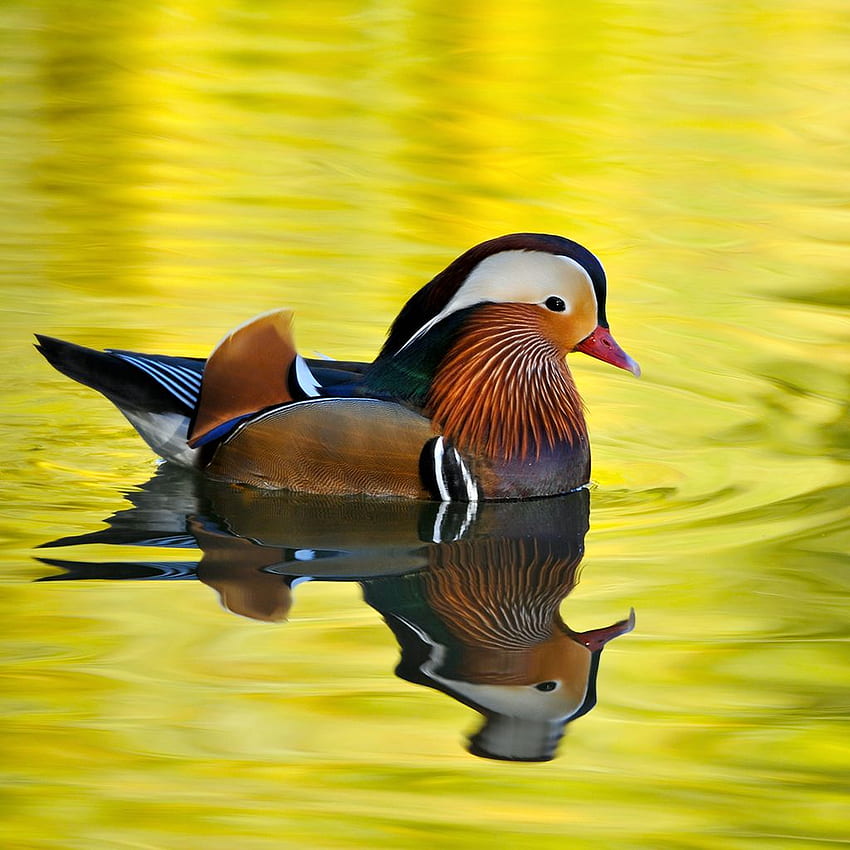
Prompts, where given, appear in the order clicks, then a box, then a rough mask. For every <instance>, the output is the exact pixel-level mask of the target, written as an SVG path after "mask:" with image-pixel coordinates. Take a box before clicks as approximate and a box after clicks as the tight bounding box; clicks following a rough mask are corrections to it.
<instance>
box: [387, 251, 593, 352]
mask: <svg viewBox="0 0 850 850" xmlns="http://www.w3.org/2000/svg"><path fill="white" fill-rule="evenodd" d="M552 295H556V297H558V298H561V299H562V300H563V301H564V304H565V305H566V308H567V309H566V310H564V311H563V312H564V313H570V312H572V303H573V301H574V300H575V299H576V298H578V297H580V296H582V295H589V296H590V297H591V298H592V299H593V302H594V303H596V292H595V290H594V288H593V281H592V280H591V279H590V275H589V274H588V273H587V271H586V270H585V268H584V267H583V266H582V265H581V264H580V263H577V262H576V261H575V260H573V259H571V258H570V257H564V256H562V255H560V254H547V253H545V252H543V251H502V252H500V253H498V254H492V255H491V256H489V257H486V258H485V259H483V260H482V261H481V262H480V263H479V264H478V265H477V266H476V267H475V268H474V269H473V270H472V272H471V273H470V274H469V276H468V277H467V278H466V280H465V281H464V282H463V284H462V285H461V287H460V288H459V289H458V291H457V292H456V293H455V294H454V297H453V298H452V299H451V300H450V301H449V303H448V304H447V305H446V306H445V307H444V308H443V309H442V310H441V311H440V312H439V313H437V315H436V316H434V317H433V318H432V319H430V320H429V321H427V322H426V323H425V324H424V325H422V327H421V328H419V330H418V331H416V333H414V334H413V336H411V337H410V339H409V340H407V342H405V343H404V345H402V346H401V348H399V349H398V351H397V352H396V354H398V353H399V352H401V351H403V350H404V349H405V348H407V347H408V346H409V345H410V344H411V343H413V342H414V341H415V340H417V339H419V337H421V336H423V335H424V334H426V333H427V332H428V331H429V330H431V328H432V327H434V325H436V324H437V323H438V322H440V321H442V320H443V319H445V318H446V317H447V316H450V315H451V314H452V313H456V312H457V311H458V310H463V309H465V308H467V307H473V306H475V305H476V304H481V303H485V302H495V303H505V302H524V303H528V304H542V303H544V302H545V301H546V299H547V298H549V297H551V296H552Z"/></svg>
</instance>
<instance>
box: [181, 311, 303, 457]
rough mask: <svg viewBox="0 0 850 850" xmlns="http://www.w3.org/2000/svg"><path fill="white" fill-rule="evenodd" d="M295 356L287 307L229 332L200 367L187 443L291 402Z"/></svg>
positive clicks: (193, 443)
mask: <svg viewBox="0 0 850 850" xmlns="http://www.w3.org/2000/svg"><path fill="white" fill-rule="evenodd" d="M296 355H297V352H296V350H295V342H294V339H293V335H292V311H291V310H272V311H270V312H268V313H263V314H262V315H260V316H257V317H256V318H254V319H251V320H250V321H249V322H246V323H245V324H244V325H240V326H239V327H238V328H236V330H234V331H231V333H229V334H228V335H227V336H226V337H225V338H224V339H223V340H222V341H221V342H220V343H219V344H218V345H217V346H216V347H215V349H213V352H212V354H211V355H210V357H209V360H207V363H206V366H205V367H204V377H203V382H202V384H201V398H200V401H199V403H198V409H197V413H196V415H195V421H194V424H193V426H192V428H191V431H190V433H189V445H190V446H192V447H194V446H196V445H198V443H199V442H200V441H201V440H203V438H204V437H205V436H207V435H208V434H209V433H210V432H211V431H212V430H213V429H215V428H218V427H219V426H221V425H224V424H225V423H227V422H231V421H233V420H234V419H239V418H240V417H242V416H245V415H246V414H252V413H257V412H258V411H260V410H264V409H266V408H268V407H273V406H275V405H278V404H286V402H288V401H292V400H293V398H292V393H291V392H290V391H289V386H288V382H287V376H288V374H289V367H290V366H291V365H292V361H293V360H294V359H295V357H296Z"/></svg>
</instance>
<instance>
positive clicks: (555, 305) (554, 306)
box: [546, 295, 567, 313]
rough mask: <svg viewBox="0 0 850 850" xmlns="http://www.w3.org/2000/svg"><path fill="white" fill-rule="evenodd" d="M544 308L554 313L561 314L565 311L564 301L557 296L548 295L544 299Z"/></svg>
mask: <svg viewBox="0 0 850 850" xmlns="http://www.w3.org/2000/svg"><path fill="white" fill-rule="evenodd" d="M546 306H547V307H548V308H549V309H550V310H552V312H554V313H563V312H564V310H566V309H567V305H566V303H565V302H564V299H563V298H558V296H557V295H550V296H549V297H548V298H547V299H546Z"/></svg>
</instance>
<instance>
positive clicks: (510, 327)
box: [426, 304, 587, 460]
mask: <svg viewBox="0 0 850 850" xmlns="http://www.w3.org/2000/svg"><path fill="white" fill-rule="evenodd" d="M544 324H545V315H543V316H542V315H541V311H540V309H539V308H538V307H536V306H535V305H526V304H487V305H485V306H483V307H481V308H479V309H477V310H475V311H473V312H472V313H471V314H470V315H469V317H468V319H467V321H466V324H465V325H464V328H463V331H462V333H461V334H460V335H459V336H458V338H457V339H456V341H455V343H454V345H453V346H452V348H451V349H450V350H449V352H448V354H447V355H446V357H445V359H444V360H443V362H442V364H441V365H440V367H439V369H438V370H437V373H436V375H435V376H434V380H433V382H432V384H431V389H430V392H429V394H428V397H427V401H426V413H427V415H428V416H430V417H432V418H433V420H434V422H435V423H436V424H437V425H438V426H439V427H440V429H441V430H442V432H443V434H444V435H445V436H446V438H447V439H449V440H451V441H452V442H454V443H455V444H456V445H457V446H458V447H459V448H460V449H462V450H463V451H468V452H471V453H473V454H480V455H484V456H486V457H491V458H504V459H507V460H513V459H515V458H518V457H520V458H527V457H533V458H535V459H536V458H539V457H540V453H541V451H544V450H547V449H557V448H558V447H559V446H564V447H567V446H573V445H575V444H577V443H578V442H579V441H580V440H581V439H583V438H585V437H586V435H587V427H586V425H585V421H584V413H583V409H582V402H581V397H580V396H579V394H578V390H577V389H576V387H575V384H574V383H573V379H572V375H571V374H570V371H569V369H568V368H567V364H566V360H565V352H563V351H561V350H559V347H558V346H557V344H556V343H554V342H553V341H551V340H550V339H549V335H548V334H547V333H546V328H545V327H542V325H544Z"/></svg>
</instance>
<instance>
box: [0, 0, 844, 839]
mask: <svg viewBox="0 0 850 850" xmlns="http://www.w3.org/2000/svg"><path fill="white" fill-rule="evenodd" d="M847 30H848V22H847V18H846V13H845V11H844V8H843V5H841V4H838V3H836V2H830V0H817V2H815V3H810V4H807V5H806V6H805V7H803V6H799V5H797V6H795V5H793V4H787V3H779V4H776V3H772V4H766V3H761V2H757V3H750V4H745V5H741V4H729V3H723V2H716V3H696V4H691V5H690V6H689V7H688V9H687V10H685V11H682V10H680V9H679V7H677V6H673V5H671V4H669V3H664V2H657V0H653V2H649V3H608V2H591V3H586V4H583V5H582V8H581V9H580V10H576V9H569V8H566V9H565V7H564V6H563V4H556V3H546V2H543V3H539V4H533V7H531V8H526V7H519V6H517V7H516V8H514V7H508V6H506V5H504V4H492V3H490V4H481V3H468V4H462V5H460V6H456V7H453V8H452V9H446V8H445V7H444V6H440V5H439V4H427V3H419V4H411V3H406V4H405V3H402V4H395V5H392V6H387V5H386V4H385V5H380V4H377V5H375V4H372V5H365V6H364V5H363V4H356V3H349V2H328V3H322V4H320V5H319V6H318V7H315V8H313V7H311V10H310V12H309V13H307V12H305V11H304V10H303V9H300V8H299V9H296V8H295V7H294V6H286V5H284V4H279V5H278V4H275V5H265V4H256V3H247V2H245V3H230V4H225V5H220V6H213V5H211V4H206V3H177V4H169V5H165V6H163V5H159V6H144V5H143V6H131V5H128V4H124V3H115V4H103V3H84V2H78V3H55V2H41V3H38V4H16V3H7V4H5V5H4V6H3V8H2V9H0V49H2V56H3V61H2V66H0V74H2V85H0V97H2V105H3V108H2V112H0V131H1V132H0V150H2V156H0V190H2V197H3V204H4V207H5V208H6V215H5V216H4V219H5V227H4V233H3V235H2V236H0V244H2V251H3V263H2V268H0V285H2V288H3V289H2V291H3V299H4V310H3V312H2V314H0V322H2V336H0V357H2V364H3V367H4V368H3V369H2V377H0V386H2V392H3V399H4V403H3V409H4V414H5V416H4V425H3V441H2V444H3V461H2V464H3V466H2V468H3V471H4V474H3V476H2V482H0V487H2V492H3V505H4V507H3V512H2V520H0V521H2V533H3V536H4V538H5V540H6V546H5V547H4V563H5V576H6V581H5V583H4V602H5V605H4V616H3V622H4V625H5V629H4V636H3V644H2V658H3V662H4V666H5V672H6V679H7V682H8V683H9V688H8V689H6V693H5V695H4V697H3V703H4V705H3V710H4V715H5V717H6V720H7V730H8V731H7V734H6V736H5V738H4V745H5V746H4V755H3V769H4V772H5V773H6V776H7V780H6V782H5V787H4V791H5V793H6V796H7V798H8V808H7V812H8V813H7V816H6V817H5V818H4V821H3V824H2V826H0V834H2V836H3V843H4V844H5V845H7V846H11V847H17V846H21V847H51V846H52V847H55V846H85V847H87V848H96V847H115V846H122V845H125V844H126V845H127V846H135V845H139V846H142V845H144V846H163V847H187V848H188V847H196V846H198V844H199V843H200V842H201V841H202V842H203V843H204V844H205V845H206V846H210V847H217V846H221V847H225V846H227V847H232V846H234V844H237V845H238V846H240V847H249V848H250V847H280V846H299V847H300V846H322V847H324V846H328V847H332V846H368V847H375V846H386V847H405V846H410V847H416V846H422V844H423V843H424V842H426V841H433V842H437V843H439V844H440V845H441V846H446V847H473V846H480V845H481V844H482V843H484V842H485V841H488V840H493V841H500V842H501V843H503V844H504V843H508V844H514V843H519V842H520V841H524V840H527V839H528V838H529V837H530V838H531V840H533V841H534V843H535V845H536V846H542V847H550V846H551V847H555V846H559V847H560V846H562V845H563V843H564V841H566V840H569V841H571V842H572V843H573V844H577V845H578V846H586V847H606V846H610V845H611V844H613V843H614V842H617V843H620V844H622V843H626V844H628V845H630V846H634V847H646V848H657V847H724V848H726V847H731V848H737V847H742V848H743V847H747V848H749V847H771V848H773V847H776V848H784V847H787V846H789V845H792V844H793V845H794V846H797V845H799V844H803V845H805V846H834V842H836V841H843V840H846V815H845V814H844V809H845V807H846V795H845V790H844V789H845V785H846V764H847V756H848V753H847V744H846V741H847V740H848V735H847V729H846V715H847V707H848V705H847V704H848V699H847V689H846V675H845V671H846V669H847V662H848V659H847V651H846V641H845V640H844V635H845V634H846V626H845V620H846V616H844V609H845V607H846V598H847V590H848V588H847V582H846V580H845V579H844V578H842V576H843V574H844V572H846V570H844V569H843V568H844V566H845V564H846V552H847V549H848V540H847V530H846V506H847V491H846V472H845V470H846V466H844V465H843V464H844V461H846V458H847V449H848V443H847V433H848V428H847V426H848V421H847V420H848V411H847V398H848V392H847V390H848V387H847V372H848V369H847V367H848V363H849V361H850V358H848V354H847V352H848V348H847V314H846V304H847V295H846V283H845V277H846V275H845V269H846V267H847V265H848V259H850V258H848V249H847V231H846V216H845V215H844V213H843V211H842V210H843V206H842V205H843V204H844V203H845V197H844V196H845V193H844V192H843V191H842V190H843V186H844V185H845V184H846V178H847V148H846V138H847V127H846V119H845V117H844V116H845V115H846V108H845V107H844V101H843V99H842V97H841V95H842V94H843V90H844V85H843V80H844V79H845V78H846V72H847V59H846V40H847V34H848V33H847ZM521 229H533V230H540V231H552V232H556V233H563V234H564V235H568V236H571V237H573V238H577V239H579V240H580V241H582V242H584V243H586V244H588V245H589V246H590V247H591V248H592V249H594V250H595V251H596V252H597V253H598V254H599V255H600V256H601V257H602V259H603V261H604V262H605V264H606V267H607V270H608V273H609V277H610V279H611V295H610V311H609V312H610V318H611V322H612V327H613V328H614V331H615V333H616V336H617V338H618V339H619V340H620V341H621V342H622V343H623V344H624V346H625V347H626V348H627V350H629V351H630V352H632V353H633V354H634V355H635V356H636V357H637V359H638V360H640V362H641V365H642V366H643V367H644V378H643V379H642V380H641V381H640V382H636V381H629V380H627V379H626V378H625V377H624V376H622V375H619V374H613V370H608V369H606V367H604V366H602V365H597V364H593V363H590V362H576V363H575V364H574V366H575V372H576V376H577V381H578V382H579V386H580V388H581V390H582V393H583V395H584V397H585V399H586V401H587V403H588V406H589V411H590V425H591V429H592V440H593V445H594V457H595V467H594V470H595V471H594V477H595V479H596V480H597V481H598V483H599V487H598V488H597V489H596V490H595V491H594V493H593V511H592V514H591V532H590V534H589V535H588V538H587V558H586V561H585V568H584V573H583V576H582V580H581V583H580V585H579V586H578V588H577V589H576V590H575V591H574V593H573V594H572V596H571V598H570V599H571V601H570V606H571V607H570V609H569V611H570V615H571V619H570V623H571V625H574V626H575V627H576V628H578V629H587V628H590V627H592V626H593V625H594V624H598V623H600V622H609V621H610V619H613V617H617V616H620V615H621V613H622V611H623V610H624V608H625V609H626V610H627V609H628V606H629V605H632V604H633V605H634V606H635V608H636V609H637V612H638V627H637V631H636V632H635V633H634V634H633V635H631V636H630V637H629V638H628V639H627V640H623V641H620V642H618V643H616V644H614V645H612V646H611V647H610V648H609V649H607V650H606V653H608V656H607V658H606V664H605V669H604V670H603V671H602V673H601V679H602V683H601V684H602V691H601V696H600V704H599V706H598V708H597V709H596V710H595V711H594V712H593V713H592V714H590V715H588V716H587V717H586V718H583V719H581V720H579V721H577V722H576V724H575V726H574V728H572V729H571V731H570V732H569V734H568V736H567V737H566V739H565V743H564V748H563V753H562V756H561V757H560V758H559V759H558V760H556V761H554V762H551V763H549V764H547V765H537V766H534V765H525V766H520V765H500V764H494V763H486V762H481V761H478V760H475V759H473V758H472V757H470V756H467V755H465V754H464V753H463V751H462V748H461V747H460V746H459V745H458V740H457V739H458V737H459V735H458V731H457V730H458V729H461V728H468V725H469V724H470V723H471V721H470V719H469V715H468V714H467V713H465V712H466V711H467V710H466V709H464V708H463V707H462V706H459V705H457V704H454V703H452V702H451V701H449V700H447V699H446V698H445V697H444V696H443V695H441V694H438V693H432V692H427V691H426V692H417V693H415V694H414V693H413V689H412V686H411V685H409V684H407V683H405V682H403V681H401V680H398V679H395V678H394V677H392V676H391V675H390V674H389V672H388V671H389V670H390V669H391V667H392V666H393V664H394V660H395V658H396V649H395V646H394V643H393V641H392V639H391V638H388V636H387V633H386V629H385V627H384V626H383V625H382V624H381V623H380V620H379V617H378V615H377V614H376V613H375V612H374V611H373V610H372V609H370V608H368V607H366V606H364V605H363V603H362V602H361V601H360V600H359V598H358V594H357V592H356V591H355V590H354V588H353V587H352V586H348V585H345V586H343V585H322V586H317V587H312V586H308V587H305V588H304V589H303V593H301V595H300V596H299V604H298V608H297V611H296V613H295V614H294V615H293V620H292V622H290V623H288V624H287V625H286V626H285V627H273V626H267V625H259V624H256V623H253V622H249V621H243V620H241V619H238V618H235V617H232V616H228V615H226V614H224V613H223V612H220V611H217V610H216V609H215V607H214V606H211V605H210V601H211V598H210V595H209V590H207V589H205V588H203V587H201V586H199V585H197V584H190V583H183V584H180V583H176V584H171V585H168V593H167V594H164V593H163V592H162V589H161V588H162V585H156V584H139V585H136V586H134V587H133V588H132V591H128V588H127V586H126V585H125V586H116V585H110V584H86V585H81V586H75V585H72V583H68V584H64V585H63V584H60V583H57V584H53V585H45V584H29V583H28V580H29V579H30V578H34V577H37V576H38V575H40V574H41V573H40V572H39V569H38V567H37V565H36V564H35V562H34V561H33V560H32V557H31V556H32V552H31V548H32V547H33V546H35V545H37V544H39V543H42V542H44V541H45V540H47V539H50V538H52V537H55V536H58V535H60V534H68V533H76V532H79V531H82V530H94V529H96V528H98V527H99V524H100V522H101V521H102V519H103V518H104V517H105V516H107V515H109V514H110V513H112V512H113V511H115V510H118V509H120V507H121V504H122V502H121V496H120V493H121V492H122V491H123V490H125V489H126V488H129V487H133V486H134V485H139V484H141V483H142V482H144V481H145V479H146V478H147V477H148V473H149V472H150V471H151V469H152V461H151V460H150V459H149V458H148V455H147V454H146V450H145V448H144V446H142V445H141V444H140V443H139V442H138V441H137V438H136V437H135V436H134V435H133V434H132V433H130V432H129V430H128V428H127V427H126V425H125V424H124V423H123V421H122V420H121V419H120V417H118V415H117V414H115V413H114V412H113V411H112V410H110V409H109V408H108V407H107V406H106V405H105V404H103V403H101V402H100V401H99V400H97V399H95V398H94V397H93V396H92V395H91V394H89V393H87V392H86V391H85V390H83V389H81V388H76V387H74V386H71V385H70V384H68V383H67V382H65V381H63V379H61V378H60V377H59V376H54V375H53V374H51V373H50V372H49V371H48V370H47V367H46V366H45V365H44V364H43V363H41V362H40V361H39V360H38V359H37V356H36V355H35V354H30V353H29V342H30V337H29V334H30V332H31V331H33V330H39V331H42V332H46V333H51V334H54V335H57V336H65V337H70V338H72V339H75V340H76V341H78V342H81V343H83V344H88V345H96V346H109V345H120V346H122V347H127V348H139V349H142V350H151V351H168V352H172V353H178V354H203V353H206V351H208V350H209V348H210V347H211V346H212V345H213V344H214V343H215V341H216V340H217V339H218V338H219V337H220V336H221V334H222V333H223V332H224V331H225V330H226V329H227V328H229V327H231V326H232V325H234V324H236V323H238V322H240V321H242V320H243V319H245V318H247V317H249V316H251V315H253V314H255V313H258V312H260V311H262V310H265V309H268V308H269V307H272V306H276V305H279V304H287V305H291V306H293V307H295V308H296V310H297V313H298V318H297V332H298V335H299V340H300V342H301V345H302V348H303V349H304V350H305V351H314V350H317V351H320V352H323V353H326V354H328V355H331V356H355V357H369V356H371V354H372V353H374V351H376V349H377V348H378V346H379V345H380V342H381V340H382V336H383V333H384V330H385V328H386V326H387V325H388V323H389V321H390V320H391V319H392V317H393V316H394V314H395V312H396V310H397V309H398V307H399V306H400V304H401V303H402V302H403V300H404V298H405V297H406V295H407V294H408V293H410V292H411V291H412V290H413V289H414V288H415V287H416V286H418V285H419V284H421V283H422V282H424V281H425V280H426V279H428V278H429V277H430V276H431V275H432V274H433V273H434V272H435V271H436V270H438V269H439V268H441V267H442V266H443V265H445V263H446V262H447V261H448V260H449V259H451V258H452V257H453V256H455V255H457V254H458V253H460V252H461V251H462V250H463V249H465V248H466V247H468V246H469V245H471V244H473V243H475V242H477V241H480V240H481V239H484V238H487V237H490V236H493V235H495V234H498V233H502V232H509V231H513V230H521ZM114 556H115V553H114V552H112V553H110V554H109V555H108V556H106V555H105V557H114ZM122 557H123V558H125V559H126V560H133V559H138V557H139V551H138V549H137V548H129V547H128V548H127V549H126V551H124V552H123V553H122ZM606 618H609V619H606Z"/></svg>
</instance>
